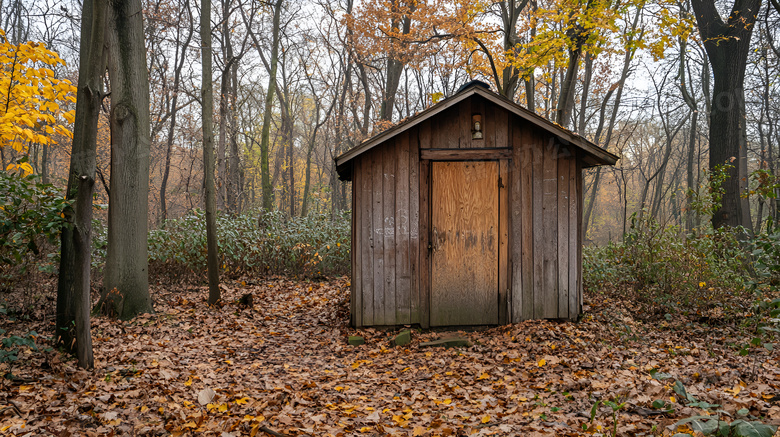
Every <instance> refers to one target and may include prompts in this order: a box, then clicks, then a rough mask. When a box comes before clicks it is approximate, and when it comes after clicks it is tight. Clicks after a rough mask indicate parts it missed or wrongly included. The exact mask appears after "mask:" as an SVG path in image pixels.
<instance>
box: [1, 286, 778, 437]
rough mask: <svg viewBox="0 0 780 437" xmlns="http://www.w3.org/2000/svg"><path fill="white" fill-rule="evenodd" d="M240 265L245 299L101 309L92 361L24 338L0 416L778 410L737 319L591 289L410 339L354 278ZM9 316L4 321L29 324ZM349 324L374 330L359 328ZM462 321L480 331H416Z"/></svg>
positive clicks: (633, 420) (630, 431) (525, 422)
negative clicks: (402, 338)
mask: <svg viewBox="0 0 780 437" xmlns="http://www.w3.org/2000/svg"><path fill="white" fill-rule="evenodd" d="M244 281H245V283H249V284H250V285H248V286H247V285H242V288H241V289H240V290H239V289H236V290H232V289H230V288H229V287H226V288H225V289H224V290H223V293H224V294H225V301H226V302H232V301H233V300H236V299H237V298H238V297H239V296H240V295H241V294H242V293H246V292H247V291H251V292H252V293H253V295H254V300H253V302H254V306H251V307H248V308H245V307H239V306H238V305H234V304H231V303H228V304H225V305H223V306H222V307H221V308H218V309H210V308H208V307H207V306H206V304H205V296H206V294H207V293H206V290H205V289H203V288H197V287H190V288H185V289H182V288H179V289H176V290H161V289H158V290H155V291H154V294H153V295H154V296H155V299H156V301H157V304H156V308H155V309H156V311H157V313H156V314H154V315H144V316H142V317H139V318H137V319H135V320H133V321H130V322H119V321H114V320H108V319H102V318H101V319H96V320H94V321H93V334H94V340H93V341H94V345H95V355H96V369H95V370H94V371H92V372H84V371H79V370H77V369H76V368H75V366H74V364H73V362H72V361H67V360H65V361H63V359H62V357H61V356H60V355H59V354H57V353H55V352H51V353H48V354H43V353H37V354H32V353H31V354H27V352H25V361H24V364H21V365H19V364H17V365H16V367H15V368H14V369H13V370H14V373H15V374H16V375H17V376H18V377H20V378H26V379H24V381H25V382H24V383H15V382H13V381H8V380H5V381H1V382H0V423H2V425H0V432H2V433H6V434H11V435H14V434H19V435H22V434H27V433H32V434H36V433H39V434H47V433H48V434H62V433H64V432H70V433H77V434H80V433H81V430H89V432H90V433H93V434H94V435H109V434H111V433H114V434H115V435H121V434H137V435H163V434H164V435H201V434H206V435H220V436H221V435H225V436H227V435H250V436H251V435H264V434H266V432H265V431H264V429H269V430H276V431H278V432H279V433H283V434H286V435H290V436H304V435H311V436H328V435H330V436H334V437H336V436H347V435H361V434H364V435H372V436H373V435H412V436H433V435H437V436H438V435H452V436H455V435H579V434H583V432H582V425H583V424H587V423H589V420H590V411H591V408H592V407H593V405H594V403H595V402H596V401H597V400H602V401H607V400H609V399H611V398H612V396H615V395H617V394H618V393H620V394H621V396H624V397H625V399H627V402H628V404H627V407H626V409H625V410H622V411H620V412H619V413H618V419H619V426H618V433H619V434H620V435H641V434H645V435H650V433H651V429H652V428H653V427H654V426H655V427H656V429H657V430H663V431H662V432H663V433H669V432H670V430H669V428H667V427H669V426H672V425H674V424H675V423H677V422H678V421H679V420H681V419H684V418H685V417H691V416H693V415H697V414H700V413H701V412H702V409H700V408H697V407H692V406H691V402H689V399H687V398H686V399H683V397H684V396H687V395H691V396H692V397H693V396H695V399H696V400H697V401H698V404H701V405H710V404H712V405H714V404H720V405H721V407H720V408H721V409H722V411H723V412H724V413H723V414H731V415H733V416H734V417H737V412H738V411H742V412H745V411H747V414H749V415H752V416H755V417H763V418H765V420H767V421H770V422H771V421H778V420H780V406H778V400H780V399H779V398H778V397H777V395H778V394H780V371H779V370H778V357H777V354H773V353H770V352H769V351H765V352H761V353H759V354H757V355H755V356H751V357H747V358H746V357H739V356H738V354H737V353H736V352H735V351H734V350H732V349H729V346H728V345H729V343H732V344H733V343H737V341H736V340H735V338H734V336H735V335H736V333H734V332H730V331H727V330H712V329H707V328H703V327H702V328H697V327H696V326H693V327H684V328H681V329H673V328H672V327H667V328H664V330H660V329H659V328H658V326H655V325H649V324H646V323H647V322H641V321H637V320H634V319H633V318H632V317H631V316H630V312H629V311H622V310H621V309H620V308H619V307H618V306H617V305H616V304H615V303H614V302H610V305H609V306H605V307H604V308H603V309H601V310H599V307H598V306H596V305H594V304H592V303H591V307H592V308H595V309H592V310H591V311H592V312H591V313H590V314H588V317H586V319H589V320H588V321H584V322H580V323H578V324H573V323H560V322H551V321H529V322H524V323H521V324H517V325H512V326H504V327H496V328H492V329H488V330H484V331H478V332H468V333H464V332H450V333H442V332H420V331H418V330H412V342H411V343H410V344H408V345H406V346H404V347H402V348H401V347H396V348H393V347H391V346H390V341H391V340H392V339H393V338H394V337H395V335H396V334H397V333H398V331H394V330H383V329H371V328H369V329H360V330H355V329H351V328H349V327H348V326H347V320H348V314H347V308H348V286H347V283H348V282H347V281H346V280H336V281H331V282H323V283H297V282H293V281H288V280H282V279H278V280H268V281H263V282H260V283H256V284H254V285H252V281H251V280H244ZM250 287H251V290H247V288H250ZM309 288H311V291H309ZM2 323H3V326H2V328H3V329H6V330H8V331H9V332H13V330H14V329H16V330H17V331H21V330H25V329H27V330H29V329H31V327H29V326H26V325H24V326H22V325H21V324H20V325H18V326H17V325H13V324H11V323H10V322H7V321H3V322H2ZM615 326H623V327H627V329H630V331H631V333H632V336H633V338H628V336H622V335H621V332H620V331H617V332H616V329H615ZM35 329H36V330H38V332H45V331H46V330H45V329H40V327H37V326H36V327H35ZM350 335H360V336H361V337H363V338H364V339H365V344H363V345H360V346H350V345H348V344H347V338H348V337H349V336H350ZM453 337H458V338H462V339H464V340H469V341H464V342H463V344H469V343H470V345H469V346H460V347H456V348H451V349H443V348H422V347H420V346H421V344H422V343H426V342H432V341H435V340H438V339H441V338H453ZM39 340H40V341H41V342H43V341H45V340H43V339H39ZM754 357H755V360H756V363H755V369H756V371H757V372H759V374H758V375H757V376H751V372H752V371H753V361H752V360H753V359H754ZM748 360H750V361H748ZM44 361H45V362H46V363H47V366H49V367H48V368H44V367H43V366H42V363H43V362H44ZM675 381H682V382H683V383H684V384H685V389H686V390H687V391H686V392H685V395H681V394H679V393H677V392H676V391H675ZM677 390H678V391H681V390H680V389H679V388H678V389H677ZM668 401H672V407H671V408H673V409H670V410H669V412H665V411H666V410H664V412H659V414H655V412H658V409H657V408H654V407H653V404H654V403H656V404H657V405H660V406H661V407H663V408H667V407H666V406H667V405H669V403H668ZM678 401H679V402H678ZM5 405H14V406H15V407H14V408H16V410H15V409H14V408H5V407H4V406H5ZM650 413H652V414H650ZM686 414H687V416H686ZM592 429H593V430H602V432H603V431H604V430H606V429H609V430H611V429H612V419H611V410H609V409H608V408H607V407H604V406H603V405H602V407H601V409H598V408H597V409H596V417H595V420H594V427H593V428H592ZM669 435H671V434H669Z"/></svg>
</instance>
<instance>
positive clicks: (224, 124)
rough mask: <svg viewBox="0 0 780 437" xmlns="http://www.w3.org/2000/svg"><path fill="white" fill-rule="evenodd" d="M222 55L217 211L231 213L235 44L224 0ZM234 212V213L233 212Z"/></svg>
mask: <svg viewBox="0 0 780 437" xmlns="http://www.w3.org/2000/svg"><path fill="white" fill-rule="evenodd" d="M220 41H221V42H222V55H223V58H224V59H225V68H224V70H222V76H221V78H220V87H219V138H218V140H217V209H218V210H220V211H224V210H225V207H226V206H227V210H228V211H231V209H230V205H228V204H227V203H228V202H227V196H228V194H227V193H228V191H229V187H228V185H229V182H228V175H227V141H228V139H227V136H228V130H229V129H230V127H229V126H228V125H229V123H230V119H231V117H230V76H231V74H230V73H231V70H232V68H231V67H232V65H233V62H234V59H233V44H232V43H231V41H230V0H222V38H220ZM231 212H232V211H231Z"/></svg>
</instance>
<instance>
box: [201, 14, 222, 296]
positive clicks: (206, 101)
mask: <svg viewBox="0 0 780 437" xmlns="http://www.w3.org/2000/svg"><path fill="white" fill-rule="evenodd" d="M200 39H201V44H203V47H201V66H202V67H201V68H202V70H201V71H202V73H201V86H202V87H203V88H202V89H201V102H202V105H201V123H202V128H203V185H204V186H205V188H206V189H205V197H206V202H205V203H206V246H207V248H206V251H207V255H206V265H207V268H208V279H209V300H208V302H209V304H210V305H214V304H215V303H217V302H218V301H219V299H220V298H221V296H220V291H219V253H218V250H219V248H218V246H217V205H216V195H217V193H216V191H217V190H216V186H215V183H214V171H215V170H216V169H215V168H214V167H215V165H214V88H213V83H212V82H213V78H212V69H211V68H212V67H211V60H212V56H213V47H212V46H211V0H202V1H201V6H200Z"/></svg>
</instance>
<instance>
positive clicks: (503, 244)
mask: <svg viewBox="0 0 780 437" xmlns="http://www.w3.org/2000/svg"><path fill="white" fill-rule="evenodd" d="M498 176H499V181H500V184H499V186H498V323H499V324H501V325H505V324H507V323H508V322H509V314H511V308H510V307H509V297H510V296H508V294H507V291H508V288H509V281H508V277H509V270H508V268H509V241H510V237H509V217H510V215H509V191H510V186H509V184H510V178H509V163H508V162H507V161H506V160H501V161H499V162H498Z"/></svg>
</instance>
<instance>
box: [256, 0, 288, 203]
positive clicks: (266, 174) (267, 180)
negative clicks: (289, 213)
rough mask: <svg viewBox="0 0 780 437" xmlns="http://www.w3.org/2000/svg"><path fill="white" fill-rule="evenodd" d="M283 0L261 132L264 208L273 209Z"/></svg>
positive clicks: (277, 11)
mask: <svg viewBox="0 0 780 437" xmlns="http://www.w3.org/2000/svg"><path fill="white" fill-rule="evenodd" d="M282 2H283V0H276V3H275V4H274V18H273V42H272V47H271V59H270V67H271V68H270V71H269V72H268V75H269V76H268V90H266V94H265V108H264V109H263V130H262V133H261V134H260V173H261V177H262V182H261V184H262V186H263V209H264V210H265V211H271V210H272V209H273V203H274V198H273V195H274V191H273V186H272V185H271V172H270V168H269V165H268V155H269V150H270V148H271V147H270V135H271V111H272V109H273V103H274V94H275V93H276V70H277V64H278V62H279V32H280V28H279V26H280V24H279V21H280V16H281V13H282Z"/></svg>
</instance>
